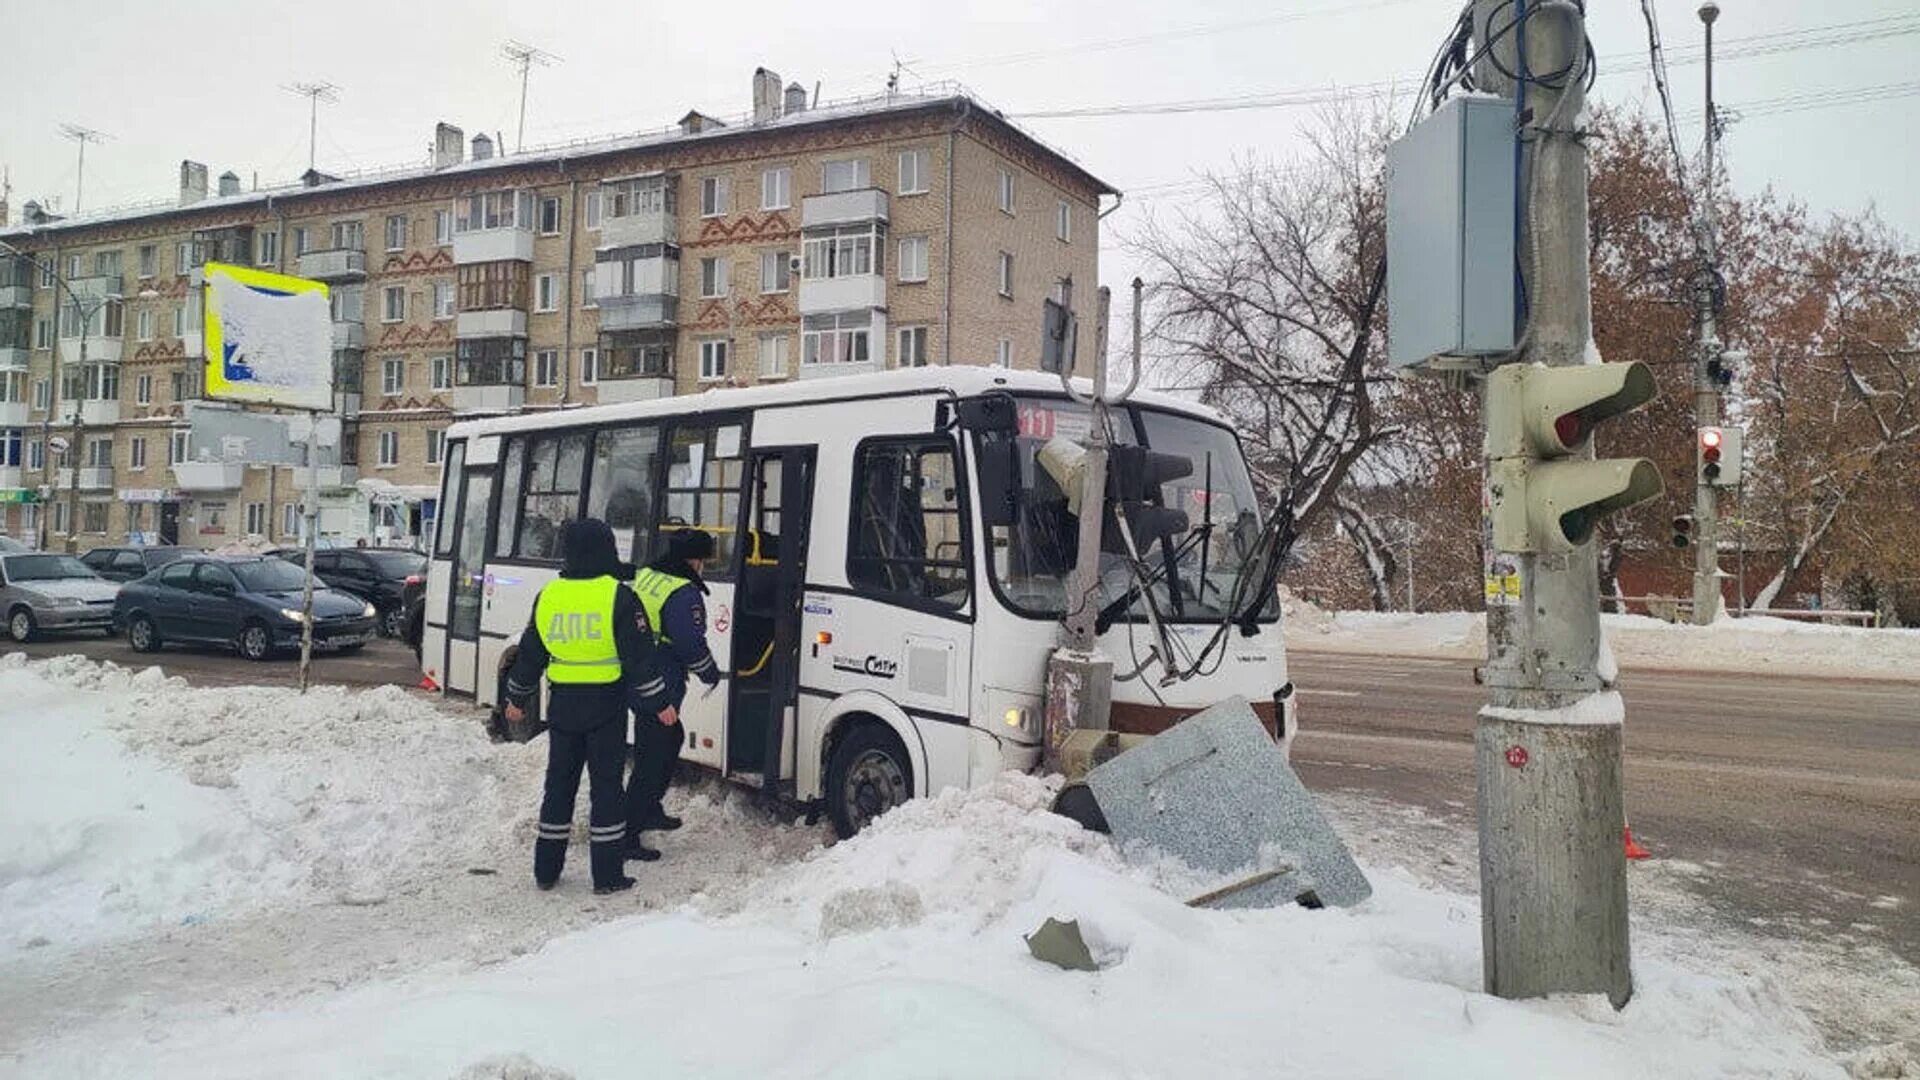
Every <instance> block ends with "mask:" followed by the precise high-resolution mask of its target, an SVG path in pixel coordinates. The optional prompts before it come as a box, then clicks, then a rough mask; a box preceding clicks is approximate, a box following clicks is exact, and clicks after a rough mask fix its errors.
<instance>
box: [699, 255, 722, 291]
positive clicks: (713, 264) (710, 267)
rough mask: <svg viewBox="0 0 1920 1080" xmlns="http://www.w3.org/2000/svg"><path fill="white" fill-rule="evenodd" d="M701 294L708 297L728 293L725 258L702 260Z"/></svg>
mask: <svg viewBox="0 0 1920 1080" xmlns="http://www.w3.org/2000/svg"><path fill="white" fill-rule="evenodd" d="M700 295H701V296H702V297H705V298H707V299H713V298H714V297H719V296H725V295H727V264H726V260H725V259H724V258H720V257H715V258H710V259H701V260H700Z"/></svg>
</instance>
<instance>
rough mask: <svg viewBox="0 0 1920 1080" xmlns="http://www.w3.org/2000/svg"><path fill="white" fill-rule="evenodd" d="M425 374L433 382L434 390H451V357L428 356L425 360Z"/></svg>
mask: <svg viewBox="0 0 1920 1080" xmlns="http://www.w3.org/2000/svg"><path fill="white" fill-rule="evenodd" d="M427 372H428V375H429V377H430V378H431V379H432V381H433V389H435V390H451V389H453V357H451V356H430V357H428V358H427Z"/></svg>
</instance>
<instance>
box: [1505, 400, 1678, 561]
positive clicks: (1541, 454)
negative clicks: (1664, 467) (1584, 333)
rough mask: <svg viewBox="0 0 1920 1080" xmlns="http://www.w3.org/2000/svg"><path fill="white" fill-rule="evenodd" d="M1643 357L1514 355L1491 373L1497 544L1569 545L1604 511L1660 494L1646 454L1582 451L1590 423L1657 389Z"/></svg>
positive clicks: (1514, 547) (1587, 533) (1535, 548)
mask: <svg viewBox="0 0 1920 1080" xmlns="http://www.w3.org/2000/svg"><path fill="white" fill-rule="evenodd" d="M1653 390H1654V384H1653V373H1652V371H1650V370H1649V369H1648V368H1647V365H1645V364H1642V363H1638V362H1635V363H1627V364H1576V365H1572V366H1569V367H1546V366H1544V365H1541V364H1508V365H1505V366H1503V367H1499V368H1495V369H1494V370H1493V372H1492V373H1491V374H1489V375H1488V376H1487V456H1488V457H1489V458H1491V459H1492V463H1491V465H1490V470H1489V471H1490V481H1491V483H1490V488H1491V490H1490V494H1491V496H1492V504H1491V514H1492V519H1493V544H1494V547H1495V548H1496V549H1497V550H1500V551H1508V552H1543V551H1545V552H1553V551H1572V550H1574V549H1575V548H1577V547H1579V546H1580V545H1581V544H1584V543H1586V542H1587V541H1588V540H1590V539H1592V537H1593V530H1594V527H1595V526H1596V525H1597V524H1599V522H1600V519H1601V518H1603V517H1605V516H1607V515H1608V514H1611V513H1613V512H1615V511H1617V510H1624V509H1626V508H1627V507H1630V506H1635V505H1638V504H1640V503H1642V502H1645V501H1646V500H1648V499H1651V498H1653V497H1655V496H1657V495H1659V494H1660V492H1661V490H1662V485H1661V483H1660V473H1659V470H1657V469H1655V468H1654V466H1653V463H1652V462H1650V461H1648V460H1646V459H1645V458H1601V459H1598V460H1586V459H1581V458H1575V457H1573V456H1572V455H1574V454H1575V453H1576V452H1578V451H1580V450H1582V449H1584V448H1585V447H1586V446H1587V444H1588V441H1589V440H1590V439H1591V438H1592V435H1593V431H1594V429H1595V428H1596V427H1598V426H1599V425H1600V423H1601V422H1602V421H1605V420H1607V419H1609V418H1611V417H1614V416H1618V415H1620V414H1621V413H1624V412H1627V411H1628V410H1630V409H1634V408H1638V407H1639V406H1641V405H1643V404H1645V403H1646V402H1647V401H1648V400H1649V399H1651V398H1652V397H1653Z"/></svg>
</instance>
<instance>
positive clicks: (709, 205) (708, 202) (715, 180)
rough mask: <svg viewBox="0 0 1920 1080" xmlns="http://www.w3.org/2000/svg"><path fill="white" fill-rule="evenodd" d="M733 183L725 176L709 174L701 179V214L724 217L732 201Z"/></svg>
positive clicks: (703, 215)
mask: <svg viewBox="0 0 1920 1080" xmlns="http://www.w3.org/2000/svg"><path fill="white" fill-rule="evenodd" d="M730 188H731V183H730V182H729V179H728V178H727V177H724V176H708V177H703V178H701V180H700V216H701V217H723V216H725V215H726V213H727V208H728V205H729V204H730V203H731V202H732V192H731V190H730Z"/></svg>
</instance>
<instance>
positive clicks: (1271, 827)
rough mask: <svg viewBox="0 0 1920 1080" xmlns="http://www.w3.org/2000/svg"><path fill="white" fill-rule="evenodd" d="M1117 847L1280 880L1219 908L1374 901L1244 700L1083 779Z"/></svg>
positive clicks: (1235, 895) (1184, 724) (1223, 900)
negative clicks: (1157, 851) (1155, 851)
mask: <svg viewBox="0 0 1920 1080" xmlns="http://www.w3.org/2000/svg"><path fill="white" fill-rule="evenodd" d="M1086 784H1087V787H1088V788H1089V789H1090V790H1091V791H1092V793H1093V796H1094V798H1095V800H1097V802H1098V803H1099V809H1100V812H1101V814H1102V816H1103V817H1104V818H1105V819H1106V821H1107V824H1108V825H1109V827H1110V828H1111V830H1112V835H1113V838H1114V840H1115V842H1116V843H1119V844H1120V845H1122V846H1123V847H1125V846H1127V845H1130V844H1133V843H1141V844H1146V845H1149V846H1152V847H1156V848H1159V849H1161V850H1163V851H1166V852H1168V853H1170V854H1173V855H1176V856H1179V857H1180V858H1181V859H1183V860H1185V861H1186V862H1187V864H1188V865H1190V866H1193V867H1195V868H1197V869H1201V870H1212V871H1216V872H1218V873H1220V874H1221V875H1223V876H1224V875H1228V874H1235V873H1239V874H1245V873H1246V872H1247V871H1248V870H1249V869H1250V868H1251V869H1252V870H1254V871H1262V872H1264V871H1267V870H1272V869H1275V868H1276V867H1278V866H1279V865H1280V864H1284V865H1285V866H1286V867H1288V869H1286V870H1285V871H1284V872H1282V873H1279V874H1276V875H1275V876H1273V877H1271V878H1269V879H1267V880H1265V881H1263V882H1261V883H1260V884H1257V885H1253V886H1250V887H1247V888H1243V889H1239V890H1236V891H1234V892H1232V893H1231V894H1229V895H1225V896H1222V897H1220V898H1219V899H1218V900H1216V901H1214V902H1213V903H1212V904H1210V905H1209V906H1213V907H1273V906H1276V905H1280V904H1287V903H1292V902H1294V901H1296V900H1303V899H1304V898H1311V899H1314V900H1317V901H1318V902H1319V903H1321V904H1329V905H1333V906H1336V907H1346V906H1349V905H1352V904H1357V903H1359V902H1360V901H1362V900H1365V899H1366V898H1367V897H1369V896H1371V895H1373V887H1372V886H1371V885H1369V884H1368V883H1367V878H1366V875H1365V874H1363V873H1361V872H1360V867H1359V866H1357V865H1356V864H1355V863H1354V861H1353V855H1352V854H1351V853H1350V852H1348V850H1347V845H1346V844H1345V842H1343V841H1342V840H1341V839H1340V837H1339V835H1338V834H1336V833H1335V832H1334V831H1333V829H1332V827H1331V826H1329V825H1328V824H1327V821H1326V818H1324V817H1322V816H1321V814H1320V808H1319V807H1318V806H1317V805H1316V804H1315V803H1314V801H1313V795H1312V793H1311V792H1309V791H1308V790H1307V787H1306V785H1305V784H1303V783H1301V782H1300V777H1299V776H1298V775H1297V774H1296V773H1295V772H1294V771H1293V767H1292V765H1290V764H1288V762H1287V758H1286V755H1285V754H1283V753H1281V751H1280V747H1279V746H1278V745H1277V744H1276V743H1275V742H1274V741H1273V738H1272V736H1270V735H1268V734H1267V732H1266V729H1265V728H1263V727H1262V726H1261V725H1260V719H1259V717H1258V716H1256V715H1255V714H1254V711H1253V707H1252V706H1251V705H1249V704H1248V703H1247V701H1246V700H1245V699H1243V698H1230V699H1228V700H1226V701H1223V702H1221V703H1219V704H1218V705H1214V706H1213V707H1211V708H1209V709H1207V710H1205V711H1203V712H1200V713H1197V714H1195V715H1193V716H1190V717H1188V718H1187V719H1186V720H1183V721H1181V722H1180V723H1178V724H1176V725H1174V726H1173V727H1171V728H1169V729H1168V730H1166V731H1164V732H1162V733H1161V734H1159V735H1156V736H1154V737H1153V738H1152V739H1150V740H1148V741H1147V742H1145V743H1142V744H1140V745H1138V746H1135V747H1133V748H1131V749H1128V750H1126V751H1124V752H1123V753H1120V754H1118V755H1116V756H1114V757H1113V758H1110V759H1108V760H1107V761H1104V762H1102V763H1100V764H1098V765H1095V766H1094V767H1093V768H1092V769H1090V770H1088V772H1087V776H1086Z"/></svg>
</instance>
